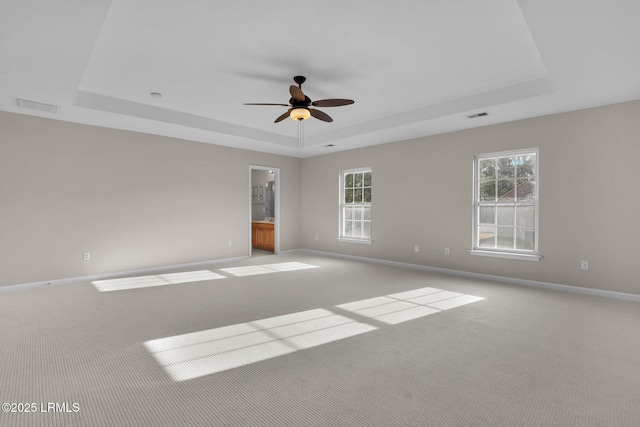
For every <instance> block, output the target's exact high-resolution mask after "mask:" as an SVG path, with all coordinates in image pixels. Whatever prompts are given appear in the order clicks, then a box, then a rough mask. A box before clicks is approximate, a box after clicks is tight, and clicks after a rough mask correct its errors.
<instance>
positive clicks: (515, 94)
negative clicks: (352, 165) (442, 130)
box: [305, 77, 553, 146]
mask: <svg viewBox="0 0 640 427" xmlns="http://www.w3.org/2000/svg"><path fill="white" fill-rule="evenodd" d="M552 92H553V89H552V87H551V83H550V81H549V79H548V78H547V77H542V78H538V79H533V80H528V81H525V82H521V83H517V84H513V85H509V86H504V87H500V88H497V89H493V90H488V91H485V92H480V93H474V94H471V95H468V96H464V97H461V98H457V99H452V100H450V101H444V102H440V103H437V104H433V105H427V106H424V107H420V108H415V109H413V110H410V111H404V112H402V113H398V114H394V115H391V116H388V117H383V118H378V119H376V120H371V121H367V122H364V123H359V124H357V125H354V126H349V127H344V128H341V129H338V130H335V131H330V132H326V133H323V134H321V135H316V136H313V137H309V138H307V139H306V140H305V144H306V145H307V146H312V145H318V144H326V143H328V142H334V141H337V140H340V139H343V138H349V137H354V136H358V135H363V134H367V133H373V132H377V131H381V130H385V129H390V128H394V127H398V126H404V125H409V124H413V123H417V122H425V121H428V120H433V119H437V118H440V117H445V116H449V115H452V114H461V113H464V112H466V111H470V110H478V109H484V108H487V107H491V106H495V105H500V104H505V103H508V102H514V101H521V100H523V99H527V98H533V97H536V96H540V95H545V94H549V93H552Z"/></svg>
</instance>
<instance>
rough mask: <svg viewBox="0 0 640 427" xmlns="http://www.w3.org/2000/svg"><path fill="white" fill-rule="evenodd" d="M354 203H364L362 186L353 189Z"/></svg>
mask: <svg viewBox="0 0 640 427" xmlns="http://www.w3.org/2000/svg"><path fill="white" fill-rule="evenodd" d="M353 203H362V188H356V189H355V190H353Z"/></svg>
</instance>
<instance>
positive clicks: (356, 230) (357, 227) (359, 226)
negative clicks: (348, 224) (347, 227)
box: [353, 221, 362, 237]
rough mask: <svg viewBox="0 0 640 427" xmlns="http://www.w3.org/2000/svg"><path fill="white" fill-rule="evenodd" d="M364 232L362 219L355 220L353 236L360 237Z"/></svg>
mask: <svg viewBox="0 0 640 427" xmlns="http://www.w3.org/2000/svg"><path fill="white" fill-rule="evenodd" d="M361 232H362V223H361V222H360V221H354V222H353V237H360V236H361Z"/></svg>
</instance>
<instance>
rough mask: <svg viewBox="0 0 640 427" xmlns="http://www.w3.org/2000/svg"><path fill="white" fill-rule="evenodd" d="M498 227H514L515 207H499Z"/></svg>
mask: <svg viewBox="0 0 640 427" xmlns="http://www.w3.org/2000/svg"><path fill="white" fill-rule="evenodd" d="M497 209H498V225H510V226H513V225H514V220H515V208H514V207H513V206H498V207H497Z"/></svg>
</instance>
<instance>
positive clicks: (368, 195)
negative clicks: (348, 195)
mask: <svg viewBox="0 0 640 427" xmlns="http://www.w3.org/2000/svg"><path fill="white" fill-rule="evenodd" d="M364 202H365V203H371V189H370V188H365V189H364Z"/></svg>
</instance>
